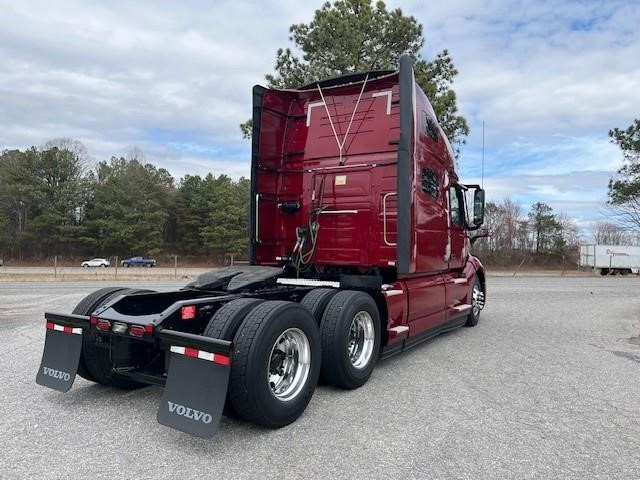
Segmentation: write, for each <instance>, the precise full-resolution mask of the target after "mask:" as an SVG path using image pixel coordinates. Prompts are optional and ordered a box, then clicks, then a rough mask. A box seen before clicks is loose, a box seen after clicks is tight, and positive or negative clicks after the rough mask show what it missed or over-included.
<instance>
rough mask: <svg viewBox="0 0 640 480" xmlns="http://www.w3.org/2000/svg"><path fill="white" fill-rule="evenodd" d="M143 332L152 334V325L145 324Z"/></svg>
mask: <svg viewBox="0 0 640 480" xmlns="http://www.w3.org/2000/svg"><path fill="white" fill-rule="evenodd" d="M144 331H145V332H147V333H153V325H152V324H150V323H147V324H146V325H145V326H144Z"/></svg>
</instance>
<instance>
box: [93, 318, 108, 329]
mask: <svg viewBox="0 0 640 480" xmlns="http://www.w3.org/2000/svg"><path fill="white" fill-rule="evenodd" d="M96 328H97V329H98V330H102V331H103V332H108V331H109V330H110V329H111V322H110V321H109V320H102V319H98V321H97V322H96Z"/></svg>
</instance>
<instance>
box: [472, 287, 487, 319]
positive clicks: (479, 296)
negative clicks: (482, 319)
mask: <svg viewBox="0 0 640 480" xmlns="http://www.w3.org/2000/svg"><path fill="white" fill-rule="evenodd" d="M471 306H472V307H473V316H474V317H477V316H478V315H480V310H482V309H483V308H484V293H482V290H480V287H479V286H478V285H477V284H476V285H474V286H473V291H472V292H471Z"/></svg>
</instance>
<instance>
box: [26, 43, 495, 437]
mask: <svg viewBox="0 0 640 480" xmlns="http://www.w3.org/2000/svg"><path fill="white" fill-rule="evenodd" d="M250 202H251V203H250V207H251V215H250V219H251V220H250V262H249V263H250V264H249V265H247V266H234V267H224V268H219V269H216V270H213V271H211V272H209V273H206V274H203V275H201V276H200V277H198V279H197V280H196V281H195V282H193V283H191V284H189V285H186V286H185V287H184V288H181V289H180V290H176V291H169V292H159V293H158V292H153V291H149V290H145V289H137V290H133V289H125V288H120V287H116V288H103V289H100V290H98V291H96V292H94V293H92V294H90V295H89V296H88V297H86V298H85V299H84V300H82V301H81V302H80V303H79V304H78V305H77V306H76V308H75V309H74V310H73V312H71V313H52V312H48V313H46V314H45V320H46V321H45V325H46V338H45V345H44V352H43V357H42V363H41V365H40V368H39V371H38V373H37V382H38V383H39V384H41V385H44V386H47V387H50V388H53V389H56V390H59V391H61V392H65V391H68V390H69V389H70V388H71V386H72V383H73V381H74V379H75V377H76V375H80V376H81V377H83V378H85V379H87V380H89V381H92V382H97V383H100V384H103V385H109V386H113V387H115V388H135V387H139V386H142V385H161V386H163V387H164V391H163V395H162V398H161V400H160V407H159V410H158V414H157V418H158V421H159V422H160V423H162V424H164V425H167V426H169V427H173V428H176V429H178V430H181V431H184V432H187V433H190V434H192V435H196V436H200V437H210V436H212V435H213V434H214V433H215V431H216V429H217V426H218V423H219V420H220V417H221V415H222V413H223V412H226V413H227V414H230V415H236V416H238V417H240V418H243V419H245V420H247V421H251V422H255V423H257V424H260V425H263V426H266V427H271V428H279V427H283V426H285V425H287V424H289V423H291V422H293V421H294V420H296V419H297V418H298V417H299V416H300V415H301V414H302V413H303V412H304V410H305V408H306V407H307V404H308V403H309V401H310V400H311V397H312V395H313V393H314V390H315V388H316V385H317V383H318V378H319V376H320V375H322V378H323V379H324V381H325V382H327V383H329V384H332V385H335V386H337V387H340V388H345V389H354V388H358V387H361V386H362V385H364V384H365V383H366V382H367V380H368V379H369V377H370V375H371V373H372V371H373V369H374V367H375V365H376V362H377V361H379V360H380V359H383V358H385V357H389V356H390V355H394V354H398V353H400V352H402V351H404V350H407V349H408V348H411V347H413V346H414V345H417V344H419V343H420V342H422V341H424V340H427V339H429V338H431V337H433V336H435V335H437V334H439V333H442V332H445V331H448V330H451V329H454V328H458V327H461V326H465V325H466V326H469V327H472V326H474V325H476V324H477V322H478V319H479V317H480V312H481V310H482V308H483V307H484V304H485V299H486V291H487V285H486V276H485V270H484V268H483V266H482V264H481V262H480V261H479V260H478V259H477V258H476V257H474V256H473V255H472V253H471V241H470V235H469V232H470V231H473V230H477V229H478V228H479V227H480V226H481V225H482V222H483V217H484V191H483V190H482V189H481V188H480V187H479V186H478V185H466V184H464V183H462V180H461V179H460V178H459V176H458V171H457V169H456V161H455V157H454V154H453V151H452V149H451V146H450V144H449V141H448V140H447V138H446V136H445V134H444V132H443V130H442V128H441V127H440V125H439V124H438V120H437V118H436V115H435V113H434V110H433V108H432V106H431V104H430V103H429V100H428V99H427V97H426V96H425V94H424V92H423V91H422V90H421V88H420V87H419V86H418V84H417V83H416V81H415V77H414V71H413V63H412V60H411V59H410V58H409V57H407V56H404V57H402V58H401V60H400V62H399V68H398V70H396V71H371V72H364V73H358V74H351V75H347V76H342V77H339V78H332V79H329V80H323V81H318V82H314V83H313V84H310V85H306V86H302V87H300V88H298V89H289V90H280V89H268V88H264V87H261V86H256V87H254V90H253V136H252V157H251V198H250ZM424 354H425V355H428V350H425V352H424ZM123 415H126V410H125V411H124V413H123Z"/></svg>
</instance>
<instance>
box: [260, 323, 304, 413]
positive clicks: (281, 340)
mask: <svg viewBox="0 0 640 480" xmlns="http://www.w3.org/2000/svg"><path fill="white" fill-rule="evenodd" d="M310 370H311V346H310V344H309V339H308V338H307V336H306V335H305V333H304V332H303V331H302V330H300V329H298V328H289V329H287V330H285V331H284V332H283V333H282V334H281V335H280V336H279V337H278V339H277V340H276V342H275V343H274V344H273V347H272V348H271V356H270V357H269V365H268V370H267V382H268V383H269V386H270V387H271V392H272V393H273V395H274V396H275V397H276V398H277V399H278V400H282V401H283V402H287V401H289V400H292V399H293V398H295V397H296V396H297V395H298V394H299V393H300V391H301V390H302V388H303V387H304V385H305V383H306V382H307V377H308V376H309V371H310Z"/></svg>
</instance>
